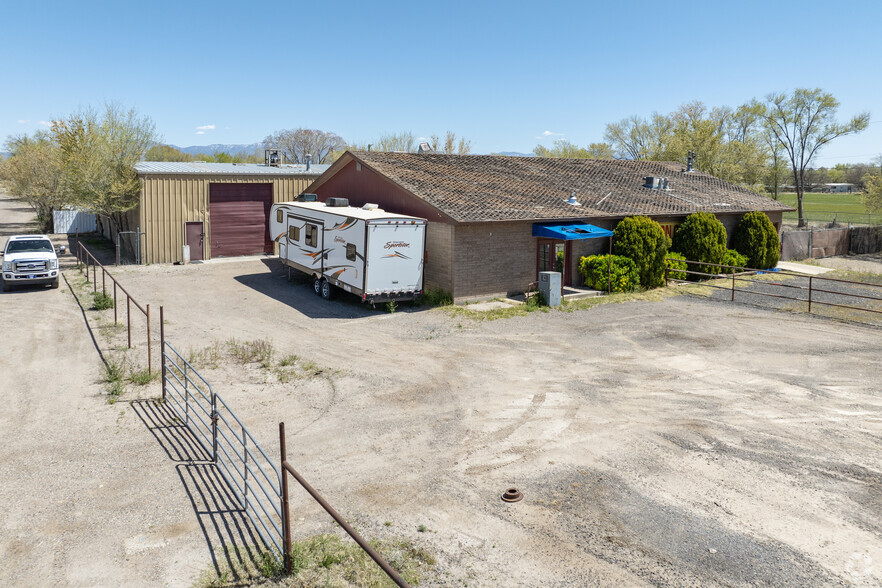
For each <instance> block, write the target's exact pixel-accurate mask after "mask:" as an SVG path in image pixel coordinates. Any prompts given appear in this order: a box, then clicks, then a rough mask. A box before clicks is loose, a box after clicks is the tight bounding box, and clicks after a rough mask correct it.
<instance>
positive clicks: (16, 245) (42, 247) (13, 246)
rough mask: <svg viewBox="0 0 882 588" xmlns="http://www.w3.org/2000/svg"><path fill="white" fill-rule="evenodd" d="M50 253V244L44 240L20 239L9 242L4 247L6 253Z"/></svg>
mask: <svg viewBox="0 0 882 588" xmlns="http://www.w3.org/2000/svg"><path fill="white" fill-rule="evenodd" d="M43 251H46V252H50V253H51V252H52V243H50V242H49V241H47V240H46V239H22V240H21V241H10V242H9V244H8V245H7V246H6V253H38V252H43Z"/></svg>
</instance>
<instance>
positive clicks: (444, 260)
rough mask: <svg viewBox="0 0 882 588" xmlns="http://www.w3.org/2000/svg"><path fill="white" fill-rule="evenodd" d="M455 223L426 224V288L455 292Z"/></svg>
mask: <svg viewBox="0 0 882 588" xmlns="http://www.w3.org/2000/svg"><path fill="white" fill-rule="evenodd" d="M453 234H454V233H453V225H450V224H447V223H429V224H428V225H427V226H426V257H427V261H426V266H425V270H424V272H423V287H424V288H425V289H430V288H432V289H437V288H440V289H442V290H444V291H446V292H453V248H454V247H453Z"/></svg>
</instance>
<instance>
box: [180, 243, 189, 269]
mask: <svg viewBox="0 0 882 588" xmlns="http://www.w3.org/2000/svg"><path fill="white" fill-rule="evenodd" d="M181 263H182V264H184V265H187V264H188V263H190V246H189V245H182V246H181Z"/></svg>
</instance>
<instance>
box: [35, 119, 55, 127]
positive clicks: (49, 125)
mask: <svg viewBox="0 0 882 588" xmlns="http://www.w3.org/2000/svg"><path fill="white" fill-rule="evenodd" d="M37 124H38V125H43V126H44V127H51V126H52V123H51V122H48V121H45V120H38V121H37Z"/></svg>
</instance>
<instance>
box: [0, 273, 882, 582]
mask: <svg viewBox="0 0 882 588" xmlns="http://www.w3.org/2000/svg"><path fill="white" fill-rule="evenodd" d="M117 274H118V276H119V278H120V279H121V280H122V281H123V283H125V284H126V286H127V288H129V289H130V291H131V292H132V293H133V294H134V295H135V296H136V297H137V298H139V299H142V300H145V301H147V302H150V303H151V305H153V306H154V308H155V307H157V306H159V305H163V306H164V307H165V311H166V320H167V324H166V332H167V337H168V339H169V341H170V342H171V343H172V344H174V345H175V346H176V347H177V348H179V349H181V350H190V349H192V350H198V349H202V348H204V347H206V346H210V345H212V344H214V343H216V342H221V343H223V342H225V341H229V340H230V339H233V338H235V339H238V340H253V339H262V338H268V339H269V340H270V341H271V342H272V344H273V348H274V350H275V353H276V358H281V357H283V356H285V355H288V354H296V355H297V356H298V357H300V358H302V359H304V360H308V361H312V362H314V363H315V364H317V365H318V366H320V367H324V368H327V370H326V372H325V373H324V374H323V375H321V376H317V377H312V378H300V379H293V380H291V381H288V382H286V383H283V382H281V381H280V380H279V378H278V376H277V375H276V373H274V372H272V371H269V370H265V369H262V368H260V367H259V366H257V365H250V366H245V367H242V366H240V365H238V364H234V363H231V362H224V361H221V362H219V363H218V364H217V367H215V368H206V369H205V370H204V372H205V375H206V376H207V377H208V378H209V380H210V381H211V382H212V384H213V386H214V388H215V389H216V390H217V391H218V392H219V393H221V394H222V395H223V396H224V397H225V399H226V400H227V402H228V403H230V404H231V405H232V406H234V407H235V408H236V410H237V412H238V414H239V416H240V417H242V418H243V419H244V420H245V422H246V424H247V425H248V426H249V428H250V429H251V430H252V432H253V433H254V434H255V436H256V437H257V438H258V439H260V440H262V442H263V444H264V446H265V447H266V448H267V450H268V451H270V453H271V454H275V452H276V451H277V446H278V445H277V430H278V429H277V427H278V422H279V421H285V422H286V426H287V429H288V452H289V457H290V459H291V461H292V462H293V463H294V465H295V467H297V468H298V470H299V471H300V472H301V473H302V474H303V475H304V476H305V477H306V478H307V479H308V480H310V481H311V482H312V484H313V485H314V486H316V487H317V488H318V489H319V490H320V491H321V492H322V493H323V495H324V496H325V497H326V498H327V499H328V500H329V501H330V502H331V503H332V504H333V505H335V506H336V507H337V508H338V510H340V511H341V512H342V513H343V514H344V516H346V517H347V518H349V519H351V520H353V521H355V523H356V525H357V526H358V528H359V529H360V530H361V531H362V532H363V534H365V535H367V536H369V537H406V538H408V539H410V540H412V541H413V542H415V543H417V544H418V545H421V546H424V547H426V548H427V549H428V550H429V551H431V552H432V553H433V554H434V555H435V557H436V558H437V564H436V566H435V572H434V574H433V575H432V576H431V577H430V578H427V579H426V581H425V582H424V585H444V586H463V585H466V584H467V585H468V586H500V585H514V586H609V585H629V586H641V585H671V586H691V585H724V586H731V585H756V584H765V585H775V586H821V585H824V586H827V585H837V584H842V585H865V586H876V585H879V584H880V583H882V522H880V517H879V513H880V512H882V451H880V450H882V397H880V392H879V388H880V386H879V373H880V367H882V359H880V358H882V353H880V352H882V330H879V329H876V328H872V327H861V326H853V325H845V324H840V323H836V322H832V321H828V320H825V319H818V318H815V317H810V316H802V315H793V314H787V313H780V312H775V311H772V310H766V309H759V308H750V307H744V306H738V305H731V304H729V303H721V302H716V301H712V300H703V299H695V298H689V297H677V298H668V299H665V300H662V301H657V302H635V303H627V304H607V305H603V306H599V307H596V308H593V309H591V310H587V311H578V312H561V311H552V312H548V313H542V312H535V313H532V314H530V315H527V316H523V317H515V318H510V319H503V320H497V321H480V320H474V319H472V318H470V317H468V316H465V315H464V314H462V313H455V312H449V311H447V310H443V309H438V310H431V311H426V310H411V309H408V308H405V306H404V305H402V307H401V308H400V309H399V311H398V312H395V313H394V314H387V313H384V312H381V311H371V310H370V309H369V308H365V307H362V306H360V305H358V304H357V303H352V302H347V301H345V300H342V301H332V302H330V303H329V302H325V301H323V300H321V299H320V298H318V297H316V296H315V295H313V294H312V293H311V291H310V288H309V285H308V284H306V283H295V284H292V283H289V282H288V281H287V280H286V278H285V272H284V271H283V270H282V268H280V267H279V266H278V264H277V262H275V261H274V260H271V259H259V258H257V259H249V260H244V261H242V260H232V261H229V260H218V261H216V262H211V263H206V264H201V265H191V266H185V267H184V266H147V267H129V268H120V269H119V270H118V271H117ZM38 294H40V295H43V294H47V295H48V294H49V292H48V291H47V292H39V293H38ZM51 295H52V296H56V297H57V300H54V299H53V302H52V305H46V312H49V313H51V312H52V311H55V312H57V313H59V316H60V318H59V319H58V322H57V326H55V327H54V328H51V327H50V328H48V329H47V332H46V334H45V335H43V336H42V338H40V339H39V340H36V339H29V338H28V337H29V336H30V335H28V333H30V332H31V331H32V330H33V329H31V328H30V326H29V324H30V323H29V321H28V319H27V317H25V316H24V315H26V314H28V313H31V314H33V313H34V312H38V311H40V312H42V307H41V303H38V302H34V303H31V302H30V300H31V299H28V300H29V302H28V303H27V304H22V305H15V306H10V304H9V303H8V302H7V300H8V299H7V297H5V296H4V297H2V298H0V300H2V302H0V306H2V308H3V311H4V317H5V316H6V315H7V314H8V313H10V312H12V313H13V314H14V316H16V317H19V315H21V316H20V317H19V318H16V320H14V321H6V323H5V324H4V333H7V332H8V333H10V340H20V341H21V344H20V345H16V347H14V353H6V354H4V355H3V358H2V359H0V370H2V373H3V374H4V376H6V375H7V374H10V373H11V374H14V375H15V379H14V380H13V381H14V382H15V384H14V385H13V397H14V398H15V400H12V401H8V407H11V408H7V409H4V413H3V415H4V416H3V419H4V420H3V433H2V434H3V438H2V441H3V442H4V443H5V444H6V445H7V446H10V444H11V445H12V446H13V447H14V448H15V450H14V451H12V452H11V453H12V456H10V455H4V456H3V457H2V458H0V468H2V470H0V475H2V480H3V482H2V484H3V485H2V487H0V488H2V491H3V493H4V496H3V498H4V502H5V503H6V504H9V502H8V501H9V500H10V498H11V497H12V496H28V495H29V494H28V493H29V492H30V493H32V494H34V493H39V495H38V496H37V497H35V498H31V499H29V500H28V501H26V503H25V504H24V505H22V506H21V507H20V508H17V509H14V513H13V514H10V513H4V515H3V516H4V519H2V528H3V530H4V539H3V540H2V541H3V542H2V543H0V545H2V546H3V547H2V549H3V551H2V552H0V553H2V558H3V560H4V561H17V562H19V563H18V564H17V566H13V570H17V573H18V575H12V576H10V575H8V574H10V572H9V571H8V570H4V571H3V572H0V573H3V574H7V575H5V576H2V577H0V579H2V580H5V581H4V583H7V584H8V583H21V581H22V580H23V579H29V578H34V577H37V576H29V575H28V574H27V572H25V571H23V570H26V569H27V567H28V566H32V565H40V566H42V569H43V570H44V571H45V572H46V575H45V576H43V577H47V578H53V579H54V580H53V581H54V583H61V584H64V583H74V584H101V583H116V582H107V581H101V580H100V579H97V580H96V579H94V578H102V577H103V578H104V579H105V580H106V579H107V578H116V577H118V578H120V582H119V583H125V582H124V581H123V579H124V578H133V577H138V575H139V574H143V578H145V580H144V583H159V582H167V583H171V584H181V583H187V582H189V581H192V580H193V579H194V578H195V572H194V571H193V570H194V569H196V568H199V567H200V566H201V567H202V568H208V567H210V566H211V563H212V562H211V557H210V554H209V550H208V549H206V547H205V543H206V539H205V534H204V533H203V532H202V529H200V525H199V524H198V523H200V522H201V517H202V516H203V515H202V514H200V509H198V508H196V509H195V510H196V512H194V508H189V509H188V498H187V491H188V490H189V489H190V487H189V485H188V484H187V483H186V481H185V479H184V478H183V477H182V476H178V475H177V474H176V473H175V472H176V469H175V468H176V465H177V464H176V463H175V462H173V461H172V460H170V459H169V457H170V456H169V455H167V454H166V453H165V452H163V451H162V448H161V447H160V446H159V445H158V444H157V443H156V439H154V438H152V436H151V435H150V434H149V433H148V431H147V430H146V427H144V426H143V423H139V422H138V420H139V419H137V414H136V412H137V411H138V408H137V405H132V406H130V405H128V404H125V403H123V404H119V403H118V404H116V405H113V406H108V405H107V404H105V402H104V399H103V398H102V397H100V396H99V393H100V390H98V389H97V387H96V384H94V381H95V379H96V378H97V373H98V360H97V359H96V357H95V355H96V352H95V350H94V348H91V349H90V347H89V341H88V339H83V337H82V336H81V335H76V340H75V341H68V340H65V339H64V337H73V336H74V335H70V333H76V332H78V331H81V330H82V325H83V319H82V316H81V315H80V314H79V310H78V308H77V307H76V306H75V304H74V303H73V301H72V300H71V299H70V298H69V297H67V298H65V294H64V292H62V291H58V292H55V293H52V294H51ZM68 296H69V295H68ZM34 299H35V297H34ZM16 300H19V298H16ZM22 300H23V298H22ZM41 316H42V315H41ZM7 329H10V330H7ZM53 341H56V342H53ZM41 347H42V348H45V349H42V348H41ZM35 349H36V350H37V351H36V352H35ZM44 351H45V353H46V355H45V356H44V355H42V354H43V353H44ZM29 355H35V356H39V357H42V358H43V359H42V360H40V363H38V364H33V363H29V362H33V361H37V360H36V359H31V358H30V357H29ZM50 357H54V358H55V363H56V365H52V361H50V360H49V359H48V358H50ZM33 374H39V378H38V379H37V380H36V381H35V382H31V381H30V380H31V379H34V378H33ZM46 391H50V393H51V397H52V398H53V399H54V400H55V401H56V402H55V404H54V405H49V404H48V403H47V402H36V401H34V400H33V399H34V398H37V397H39V395H40V394H45V393H46ZM38 417H39V418H38ZM50 417H51V418H53V419H55V420H54V422H55V423H57V424H58V425H59V426H58V427H56V429H59V430H58V431H56V432H54V433H52V434H51V435H50V434H45V435H43V434H41V432H42V429H41V428H40V427H39V426H38V421H39V420H40V419H42V418H50ZM117 419H119V421H120V423H121V424H119V425H117V424H116V421H117ZM62 423H63V424H64V425H65V426H63V427H62V426H61V424H62ZM114 427H119V429H115V428H114ZM139 427H140V428H139ZM87 431H88V432H91V433H92V435H91V436H90V435H86V434H85V433H86V432H87ZM52 435H56V436H57V435H63V437H60V438H62V439H64V442H63V446H64V447H63V449H64V453H63V454H62V457H59V458H57V459H56V464H57V466H58V467H63V468H64V469H63V470H62V473H64V474H65V475H63V476H61V477H59V479H57V480H54V479H51V478H50V485H49V486H48V487H47V486H46V485H45V484H44V483H43V480H44V472H45V466H44V465H42V464H43V463H45V461H44V460H46V459H52V455H51V453H50V452H48V451H43V450H42V449H40V448H41V446H42V445H44V444H46V443H47V441H46V439H53V438H54V437H53V436H52ZM26 436H30V438H28V439H23V437H26ZM77 440H79V441H77ZM77 443H78V444H77ZM34 451H37V452H38V453H37V458H38V459H34V454H33V452H34ZM115 452H119V453H120V454H121V455H122V456H124V459H121V460H117V461H116V462H114V461H113V460H112V459H111V457H112V455H113V454H114V453H115ZM133 460H137V464H138V467H131V465H130V464H131V463H132V461H133ZM93 462H94V463H97V464H103V465H100V466H98V467H96V466H93V465H92V463H93ZM145 468H146V469H145ZM77 472H80V474H79V478H78V477H77V476H76V475H74V474H76V473H77ZM95 472H100V473H101V475H100V476H99V475H98V474H96V473H95ZM69 478H73V479H74V480H76V479H82V482H80V483H79V485H77V484H72V483H70V482H69ZM99 478H102V479H103V478H108V479H112V480H113V483H112V484H108V483H105V484H104V487H103V488H92V486H90V484H92V483H94V486H96V487H97V486H98V485H100V484H101V483H102V481H101V480H99ZM145 480H149V482H146V481H145ZM512 486H516V487H517V488H519V489H520V490H521V491H522V492H523V494H524V499H523V500H522V501H521V502H517V503H513V504H508V503H504V502H502V501H501V500H500V495H501V494H502V493H503V491H505V490H506V489H507V488H509V487H512ZM86 487H88V488H89V490H88V492H87V491H86ZM37 489H39V490H37ZM90 493H91V494H94V493H101V494H100V497H101V498H102V501H100V502H98V503H96V502H95V501H93V500H91V499H89V498H88V496H89V495H90ZM46 496H48V497H50V499H51V500H53V501H61V500H64V501H66V502H65V504H69V505H70V506H69V507H61V506H46V505H45V504H44V502H42V501H41V500H40V499H42V498H43V497H46ZM84 496H85V497H84ZM157 498H162V501H163V502H162V504H166V503H168V504H170V505H171V506H168V507H166V506H163V508H164V509H165V510H163V511H162V512H160V513H156V512H155V510H156V508H157V506H156V504H157ZM115 500H122V501H123V502H124V504H125V509H124V512H125V513H126V514H124V515H120V514H118V512H119V511H118V509H117V508H115V507H114V506H113V503H114V501H115ZM81 501H82V502H83V503H84V504H86V505H87V506H86V507H85V510H84V509H83V508H80V511H81V512H80V514H79V515H74V514H70V515H68V517H69V518H67V519H62V520H63V521H64V522H66V523H67V524H68V525H69V526H71V527H72V526H74V525H75V524H79V525H81V527H77V529H93V530H94V531H93V532H94V533H96V534H97V533H98V529H101V531H102V532H103V531H104V529H107V528H110V529H112V530H113V533H115V535H114V537H112V538H111V539H110V540H109V541H106V542H105V541H104V540H103V539H96V538H95V536H93V535H92V534H90V533H89V532H86V531H80V530H75V531H68V535H67V540H66V541H65V542H64V544H65V545H66V547H65V548H64V549H65V553H68V554H70V553H74V554H76V555H77V556H81V557H82V558H83V559H84V560H86V559H89V562H90V568H89V569H92V570H94V573H95V574H96V576H94V578H92V579H91V580H89V579H86V580H82V581H78V580H76V579H74V580H71V577H72V576H70V575H69V574H70V570H71V565H70V564H69V563H64V562H62V563H61V564H59V563H58V561H56V559H55V556H54V555H52V552H51V550H50V551H48V552H47V551H46V550H43V547H46V542H49V545H53V546H59V545H61V544H62V543H61V541H60V540H59V539H57V538H56V535H53V533H54V532H55V531H53V529H52V528H50V527H48V522H46V521H44V520H43V519H45V518H50V515H51V517H59V516H61V515H62V514H64V513H65V512H67V511H65V510H64V508H69V510H70V512H71V513H76V512H77V509H78V507H77V505H78V504H79V503H80V502H81ZM89 505H91V506H89ZM292 513H293V515H292V517H293V519H294V522H295V533H297V534H300V535H304V534H307V533H312V532H315V531H318V530H332V529H333V527H332V526H331V525H330V524H329V523H328V522H327V518H326V516H325V515H324V514H323V513H322V512H321V511H320V510H319V509H318V508H317V507H316V506H315V505H314V504H311V503H310V502H309V501H308V500H307V499H306V497H305V496H303V495H302V494H297V493H296V492H295V498H294V500H293V502H292ZM154 517H159V518H161V520H162V522H161V524H158V525H155V526H154V527H153V528H154V529H155V531H156V532H155V534H154V535H150V537H155V538H156V541H155V543H156V545H155V546H154V544H151V546H152V550H151V551H150V557H151V558H152V559H151V561H152V562H153V563H152V565H151V566H145V565H140V564H138V563H136V562H134V561H132V560H131V559H128V560H127V559H125V557H122V555H121V554H123V553H124V552H123V547H122V545H124V544H125V539H126V538H129V537H137V536H138V534H137V533H138V532H139V531H138V530H137V529H138V528H140V526H141V525H142V524H144V522H145V521H146V520H150V519H151V518H154ZM38 522H39V523H40V524H37V523H38ZM109 522H112V523H113V524H108V523H109ZM173 522H174V523H177V524H179V525H181V526H180V527H178V528H176V529H177V532H178V535H174V534H173V532H172V530H171V527H168V526H167V525H171V524H172V523H173ZM126 525H129V527H126ZM89 526H91V527H89ZM119 526H122V527H123V528H122V529H118V528H117V527H119ZM132 527H134V528H132ZM419 529H422V531H420V530H419ZM17 536H25V538H22V539H19V541H25V542H26V543H27V546H28V551H16V550H17V549H23V548H19V547H17V545H18V544H17V543H15V541H14V540H13V539H11V538H15V537H17ZM166 540H167V541H168V543H165V544H163V543H162V542H163V541H166ZM40 541H43V542H44V543H43V544H41V543H40ZM108 544H111V545H116V548H115V549H116V550H115V551H113V550H108V548H107V546H108ZM19 554H21V555H19ZM109 554H111V555H112V554H117V555H115V556H111V555H109ZM89 556H93V557H89ZM68 557H71V556H68ZM126 557H128V556H126ZM175 561H178V562H186V566H188V567H186V566H184V565H183V564H182V563H178V564H175V563H174V562H175ZM176 566H177V567H176ZM99 572H100V573H103V574H104V576H98V575H97V574H99ZM14 573H16V572H15V571H14V572H13V574H14ZM65 574H68V575H65ZM135 583H137V582H135Z"/></svg>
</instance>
